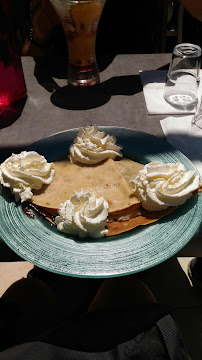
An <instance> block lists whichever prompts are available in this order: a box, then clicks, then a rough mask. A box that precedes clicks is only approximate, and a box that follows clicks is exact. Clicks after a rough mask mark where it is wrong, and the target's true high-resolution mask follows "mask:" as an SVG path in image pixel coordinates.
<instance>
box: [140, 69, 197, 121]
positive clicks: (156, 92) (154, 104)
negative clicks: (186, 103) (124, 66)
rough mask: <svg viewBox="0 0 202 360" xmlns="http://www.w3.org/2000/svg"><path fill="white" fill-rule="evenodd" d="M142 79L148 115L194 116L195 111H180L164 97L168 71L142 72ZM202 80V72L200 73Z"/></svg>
mask: <svg viewBox="0 0 202 360" xmlns="http://www.w3.org/2000/svg"><path fill="white" fill-rule="evenodd" d="M139 74H140V78H141V81H142V86H143V92H144V97H145V102H146V106H147V110H148V114H150V115H155V114H156V115H157V114H166V115H169V114H171V115H175V114H176V115H180V114H194V112H195V110H193V111H190V110H189V111H187V110H178V109H175V108H174V107H172V106H171V105H170V104H168V103H167V101H166V100H165V99H164V97H163V93H164V87H165V80H166V75H167V70H149V71H140V72H139ZM200 77H201V80H202V71H200ZM201 82H202V81H200V84H201ZM201 88H202V85H200V86H199V94H200V93H201Z"/></svg>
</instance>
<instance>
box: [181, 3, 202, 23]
mask: <svg viewBox="0 0 202 360" xmlns="http://www.w3.org/2000/svg"><path fill="white" fill-rule="evenodd" d="M180 2H181V3H182V5H183V6H184V7H185V9H186V10H187V11H188V12H189V13H190V14H191V15H192V16H194V17H195V18H197V19H198V20H200V21H202V1H201V0H180Z"/></svg>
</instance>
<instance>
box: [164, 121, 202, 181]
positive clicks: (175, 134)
mask: <svg viewBox="0 0 202 360" xmlns="http://www.w3.org/2000/svg"><path fill="white" fill-rule="evenodd" d="M192 117H193V115H189V116H180V117H172V116H170V117H167V118H165V119H163V120H161V121H160V123H161V126H162V129H163V132H164V134H165V136H166V139H167V141H168V142H169V143H170V144H172V145H173V146H175V147H176V148H177V149H178V150H180V151H181V152H182V153H183V154H184V155H186V156H187V157H188V158H189V159H190V160H191V161H192V163H193V164H194V166H195V167H196V168H197V169H198V171H199V173H200V174H201V176H202V129H199V128H198V127H197V126H196V125H192V124H191V120H192Z"/></svg>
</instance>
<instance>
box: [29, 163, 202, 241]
mask: <svg viewBox="0 0 202 360" xmlns="http://www.w3.org/2000/svg"><path fill="white" fill-rule="evenodd" d="M143 167H144V165H142V164H139V163H137V162H135V161H132V160H130V159H125V158H123V159H121V160H118V161H114V160H112V159H108V160H106V161H103V162H102V163H100V164H97V165H90V166H88V165H82V164H70V162H69V161H68V160H63V161H58V162H55V163H54V168H55V170H56V173H55V176H54V179H53V181H52V183H51V184H50V185H47V186H43V188H42V189H41V190H38V191H37V190H35V191H33V193H34V196H33V198H32V203H33V204H36V205H37V206H39V207H40V208H43V209H45V210H46V211H48V212H49V213H51V214H53V215H57V212H58V208H59V205H60V204H61V203H63V202H64V201H65V200H68V199H70V197H71V196H72V195H73V194H74V191H77V192H80V191H81V189H83V190H84V191H90V192H95V194H96V197H100V196H103V197H104V198H105V200H107V202H108V203H109V215H108V224H107V229H108V234H107V235H106V236H114V235H118V234H121V233H123V232H126V231H129V230H131V229H134V228H136V227H137V226H141V225H149V224H151V223H153V222H156V221H158V220H159V219H161V218H162V217H164V216H166V215H168V214H169V213H171V212H172V211H174V210H175V209H176V206H170V207H169V208H167V209H165V210H160V211H152V212H148V211H147V210H145V209H143V208H142V207H141V203H140V202H139V201H138V199H137V198H136V197H135V196H134V193H133V191H132V186H131V185H130V180H131V179H134V178H135V177H136V176H137V174H138V173H139V171H140V170H141V169H143ZM201 190H202V185H200V187H199V189H198V191H201ZM198 191H195V193H194V194H193V196H194V195H197V193H198ZM46 218H47V219H48V220H49V221H51V222H52V218H51V217H50V218H49V217H48V215H47V217H46Z"/></svg>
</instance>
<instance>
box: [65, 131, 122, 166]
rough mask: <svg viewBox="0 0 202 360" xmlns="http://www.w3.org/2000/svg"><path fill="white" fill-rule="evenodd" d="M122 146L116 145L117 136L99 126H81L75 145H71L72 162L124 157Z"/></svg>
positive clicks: (95, 162) (86, 162)
mask: <svg viewBox="0 0 202 360" xmlns="http://www.w3.org/2000/svg"><path fill="white" fill-rule="evenodd" d="M121 149H122V147H121V146H118V145H116V138H115V137H114V136H110V135H108V134H106V133H105V132H103V131H99V130H98V127H97V126H89V127H86V128H81V129H80V130H79V132H78V135H77V137H76V139H75V140H74V143H73V145H71V146H70V149H69V151H70V155H69V158H70V162H71V163H75V162H80V163H83V164H97V163H99V162H101V161H103V160H105V159H108V158H112V159H115V158H116V157H117V156H119V157H122V156H123V155H122V154H121V152H120V151H121Z"/></svg>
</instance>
